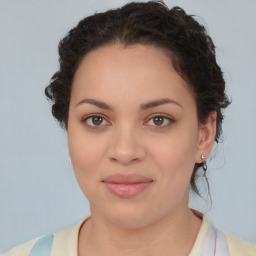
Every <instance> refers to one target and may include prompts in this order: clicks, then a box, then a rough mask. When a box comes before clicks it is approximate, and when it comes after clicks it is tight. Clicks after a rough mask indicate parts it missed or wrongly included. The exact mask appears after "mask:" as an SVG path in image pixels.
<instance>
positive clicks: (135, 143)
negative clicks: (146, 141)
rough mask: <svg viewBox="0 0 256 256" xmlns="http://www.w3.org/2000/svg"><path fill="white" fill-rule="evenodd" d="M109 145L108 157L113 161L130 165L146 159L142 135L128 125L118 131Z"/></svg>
mask: <svg viewBox="0 0 256 256" xmlns="http://www.w3.org/2000/svg"><path fill="white" fill-rule="evenodd" d="M109 143H110V144H109V149H108V156H109V159H111V161H116V162H119V163H121V164H122V165H128V164H129V163H131V162H135V161H141V160H143V159H144V157H145V154H146V152H145V148H144V146H143V142H142V140H141V135H140V134H139V133H138V132H136V131H135V130H134V129H132V128H130V127H129V126H128V125H126V126H123V127H122V128H121V127H120V128H119V129H116V130H115V132H114V134H113V136H112V137H111V138H110V142H109Z"/></svg>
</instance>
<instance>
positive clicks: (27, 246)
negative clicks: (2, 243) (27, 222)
mask: <svg viewBox="0 0 256 256" xmlns="http://www.w3.org/2000/svg"><path fill="white" fill-rule="evenodd" d="M40 238H41V237H36V238H34V239H31V240H29V241H27V242H25V243H22V244H19V245H17V246H15V247H14V248H12V249H11V250H10V251H8V252H5V253H4V254H0V256H15V255H19V256H29V254H30V251H31V249H32V248H33V246H34V245H35V244H36V242H37V241H38V240H39V239H40Z"/></svg>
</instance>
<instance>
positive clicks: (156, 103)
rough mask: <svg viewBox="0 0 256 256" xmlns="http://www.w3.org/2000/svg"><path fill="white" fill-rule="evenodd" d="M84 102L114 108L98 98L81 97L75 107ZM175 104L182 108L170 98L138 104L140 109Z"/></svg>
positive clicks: (109, 108) (104, 107)
mask: <svg viewBox="0 0 256 256" xmlns="http://www.w3.org/2000/svg"><path fill="white" fill-rule="evenodd" d="M84 103H89V104H91V105H94V106H96V107H99V108H102V109H106V110H114V109H113V108H112V107H111V106H109V105H108V104H107V103H105V102H102V101H99V100H94V99H83V100H81V101H79V102H78V103H77V104H76V105H75V107H78V106H80V105H82V104H84ZM168 103H169V104H175V105H177V106H179V107H181V108H183V106H182V105H181V104H180V103H178V102H176V101H174V100H172V99H170V98H164V99H159V100H153V101H150V102H147V103H143V104H141V105H140V110H146V109H149V108H153V107H157V106H160V105H163V104H168Z"/></svg>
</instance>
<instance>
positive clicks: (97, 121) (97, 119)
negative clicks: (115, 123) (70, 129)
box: [92, 116, 103, 125]
mask: <svg viewBox="0 0 256 256" xmlns="http://www.w3.org/2000/svg"><path fill="white" fill-rule="evenodd" d="M102 121H103V118H102V117H101V116H94V117H92V123H93V124H94V125H100V124H101V123H102Z"/></svg>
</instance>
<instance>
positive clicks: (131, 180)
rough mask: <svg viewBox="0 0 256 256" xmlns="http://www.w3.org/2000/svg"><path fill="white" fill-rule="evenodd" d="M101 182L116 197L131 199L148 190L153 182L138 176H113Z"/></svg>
mask: <svg viewBox="0 0 256 256" xmlns="http://www.w3.org/2000/svg"><path fill="white" fill-rule="evenodd" d="M102 182H104V184H105V185H106V187H107V189H108V190H109V191H110V192H111V193H113V194H115V195H116V196H118V197H122V198H131V197H134V196H136V195H138V194H139V193H141V192H142V191H144V190H145V189H146V188H148V187H149V186H150V185H151V184H152V182H153V180H152V179H150V178H148V177H145V176H141V175H138V174H115V175H111V176H108V177H107V178H105V179H104V180H103V181H102Z"/></svg>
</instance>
